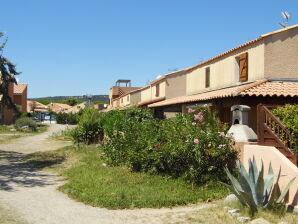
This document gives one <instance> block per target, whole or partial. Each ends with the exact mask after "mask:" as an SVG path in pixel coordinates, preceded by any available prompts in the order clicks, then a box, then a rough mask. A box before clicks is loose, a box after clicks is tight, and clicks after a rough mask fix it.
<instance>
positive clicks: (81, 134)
mask: <svg viewBox="0 0 298 224" xmlns="http://www.w3.org/2000/svg"><path fill="white" fill-rule="evenodd" d="M100 115H101V114H100V112H99V111H98V110H96V109H94V108H86V109H84V110H83V112H82V115H81V116H80V117H79V123H78V126H77V127H76V128H74V129H73V130H71V131H70V135H71V137H72V139H73V141H74V142H75V143H80V142H82V143H85V144H92V143H98V142H99V141H100V140H102V139H103V128H102V122H101V116H100Z"/></svg>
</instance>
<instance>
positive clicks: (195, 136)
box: [103, 107, 237, 183]
mask: <svg viewBox="0 0 298 224" xmlns="http://www.w3.org/2000/svg"><path fill="white" fill-rule="evenodd" d="M103 128H104V133H105V135H106V138H105V141H104V146H103V148H104V151H105V154H106V156H107V157H108V159H109V160H108V162H109V163H110V164H112V165H120V164H125V165H127V166H129V167H130V168H131V169H132V170H134V171H146V172H150V173H166V174H169V175H172V176H174V177H180V176H183V177H185V178H186V179H187V180H189V181H191V182H196V183H205V182H207V181H209V180H210V179H215V180H222V181H226V178H225V173H224V170H223V167H224V166H225V165H227V166H228V167H229V168H233V167H234V166H235V160H236V158H237V152H236V151H235V150H234V149H233V148H232V146H231V141H230V139H229V138H227V137H226V136H225V132H226V131H227V127H226V126H223V125H222V124H220V122H219V120H218V119H217V118H216V116H215V115H214V114H213V113H212V112H211V111H210V110H209V109H208V108H207V107H199V108H196V110H190V111H189V113H188V114H179V115H177V116H176V117H175V118H172V119H167V120H157V119H154V118H153V115H152V112H151V111H149V110H146V109H140V108H133V109H128V110H126V111H111V112H109V113H107V114H105V116H104V118H103Z"/></svg>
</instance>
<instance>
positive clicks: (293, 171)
mask: <svg viewBox="0 0 298 224" xmlns="http://www.w3.org/2000/svg"><path fill="white" fill-rule="evenodd" d="M253 156H254V157H255V159H256V162H257V165H258V168H261V160H263V162H264V171H265V174H267V173H268V168H269V163H270V161H271V164H272V168H273V171H274V173H275V174H278V171H279V168H280V167H281V174H282V175H285V176H283V177H281V178H280V181H279V185H280V187H281V189H283V188H284V187H285V186H286V185H287V184H288V182H289V181H290V180H291V179H292V178H294V177H296V179H295V181H294V183H293V184H292V186H291V188H290V191H289V203H290V204H292V205H297V201H298V168H297V167H296V166H295V165H294V164H293V163H292V162H290V160H288V159H287V158H286V157H285V156H284V155H283V154H282V153H280V152H279V151H278V150H277V149H276V148H275V147H271V146H260V145H244V146H243V150H242V156H241V160H242V162H243V163H244V166H245V167H246V169H248V160H249V159H250V158H251V159H252V158H253Z"/></svg>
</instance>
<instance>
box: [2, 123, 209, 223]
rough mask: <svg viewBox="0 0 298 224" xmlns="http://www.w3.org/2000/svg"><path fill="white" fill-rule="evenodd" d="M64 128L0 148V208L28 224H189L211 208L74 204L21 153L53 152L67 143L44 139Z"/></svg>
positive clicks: (56, 127)
mask: <svg viewBox="0 0 298 224" xmlns="http://www.w3.org/2000/svg"><path fill="white" fill-rule="evenodd" d="M64 128H65V126H62V125H57V124H52V125H51V127H50V128H49V130H48V131H47V132H45V133H42V134H39V135H35V136H29V137H23V138H20V139H17V140H15V141H13V142H11V143H10V144H2V145H0V205H3V206H5V207H6V208H8V209H10V211H13V213H14V214H15V215H16V216H18V217H21V218H22V219H23V220H24V221H25V222H27V223H29V224H85V223H88V224H95V223H96V224H108V223H109V224H110V223H111V224H112V223H113V224H135V223H142V224H144V223H154V224H157V223H189V217H191V214H192V213H194V212H196V211H198V210H200V209H203V208H206V207H208V206H212V205H210V204H201V205H196V206H190V207H179V208H174V209H137V210H108V209H104V208H94V207H91V206H88V205H85V204H83V203H80V202H76V201H74V200H72V199H70V198H68V196H67V195H65V194H63V193H61V192H59V191H58V190H57V187H58V186H60V185H61V184H62V183H63V182H62V181H61V180H59V177H57V176H56V175H54V174H51V173H46V172H42V171H39V170H35V169H33V168H28V167H25V166H24V165H22V164H21V162H20V159H21V158H22V157H23V156H24V153H31V152H37V151H46V150H55V149H58V148H60V147H63V146H66V145H67V144H69V143H67V142H59V141H53V140H50V139H49V138H48V137H49V136H51V135H52V134H53V133H55V132H58V131H61V130H63V129H64Z"/></svg>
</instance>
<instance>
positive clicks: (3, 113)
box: [0, 84, 28, 125]
mask: <svg viewBox="0 0 298 224" xmlns="http://www.w3.org/2000/svg"><path fill="white" fill-rule="evenodd" d="M27 88H28V85H27V84H18V85H16V84H11V85H10V86H9V90H8V95H9V96H10V97H11V99H12V100H13V102H14V103H15V104H16V105H17V106H18V107H19V109H20V111H21V112H27ZM14 119H15V117H14V112H13V110H12V109H8V108H6V107H4V108H3V107H2V108H0V123H1V124H5V125H9V124H12V123H13V121H14Z"/></svg>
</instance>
